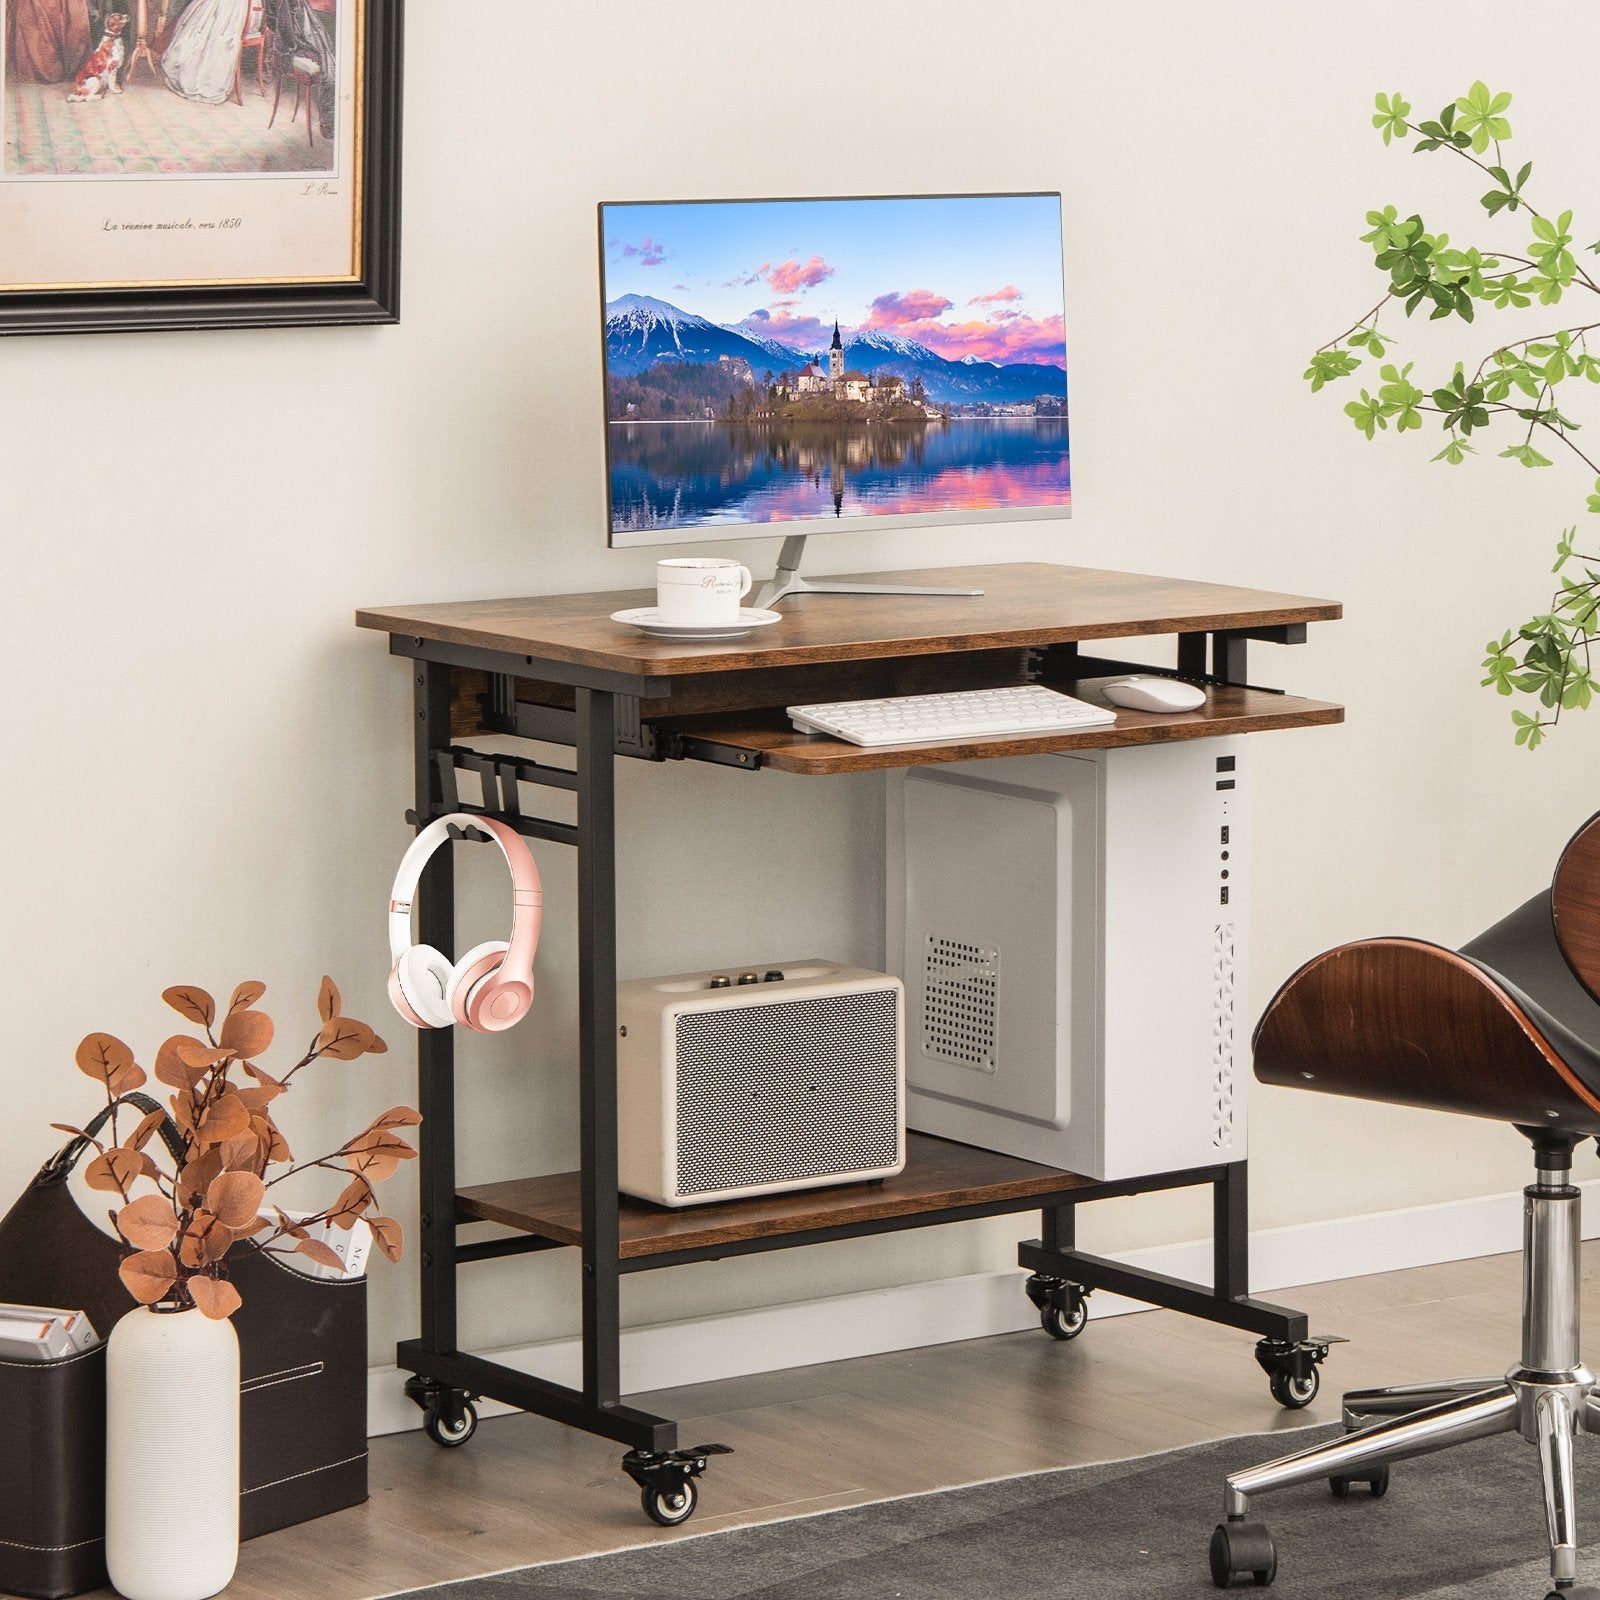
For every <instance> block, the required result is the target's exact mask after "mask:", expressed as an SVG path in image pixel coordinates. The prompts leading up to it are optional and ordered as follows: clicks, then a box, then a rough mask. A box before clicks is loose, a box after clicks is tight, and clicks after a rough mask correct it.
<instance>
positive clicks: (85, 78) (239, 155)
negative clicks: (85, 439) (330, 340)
mask: <svg viewBox="0 0 1600 1600" xmlns="http://www.w3.org/2000/svg"><path fill="white" fill-rule="evenodd" d="M402 7H403V0H0V22H3V24H4V26H3V29H0V333H91V332H109V331H115V330H130V329H155V328H204V327H270V326H291V325H304V324H313V323H362V322H394V321H397V320H398V316H399V266H400V167H399V155H400V139H399V134H400V65H401V31H402V19H401V12H402Z"/></svg>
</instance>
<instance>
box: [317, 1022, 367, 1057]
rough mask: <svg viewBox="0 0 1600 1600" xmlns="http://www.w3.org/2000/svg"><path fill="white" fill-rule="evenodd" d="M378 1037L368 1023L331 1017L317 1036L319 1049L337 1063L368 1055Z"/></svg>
mask: <svg viewBox="0 0 1600 1600" xmlns="http://www.w3.org/2000/svg"><path fill="white" fill-rule="evenodd" d="M376 1037H377V1035H376V1034H375V1033H373V1031H372V1029H371V1028H369V1027H368V1026H367V1025H366V1023H364V1022H357V1021H356V1019H355V1018H354V1017H330V1018H329V1019H328V1021H326V1022H325V1023H323V1025H322V1031H321V1032H320V1033H319V1034H318V1035H317V1049H318V1050H319V1051H320V1052H321V1053H322V1054H323V1055H325V1056H332V1057H333V1059H334V1060H335V1061H354V1060H355V1058H356V1057H357V1056H364V1055H365V1054H366V1053H367V1051H368V1050H369V1049H370V1048H371V1046H372V1041H373V1040H374V1039H375V1038H376Z"/></svg>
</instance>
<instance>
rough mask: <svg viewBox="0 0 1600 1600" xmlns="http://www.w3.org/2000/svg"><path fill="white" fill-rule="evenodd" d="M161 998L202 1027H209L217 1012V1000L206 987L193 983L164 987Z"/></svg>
mask: <svg viewBox="0 0 1600 1600" xmlns="http://www.w3.org/2000/svg"><path fill="white" fill-rule="evenodd" d="M161 998H162V999H163V1000H165V1001H166V1002H167V1004H168V1005H169V1006H171V1007H172V1009H173V1010H174V1011H177V1012H179V1013H181V1014H182V1015H183V1016H186V1017H187V1018H188V1019H189V1020H190V1021H191V1022H198V1023H199V1024H200V1026H201V1027H202V1028H209V1027H210V1026H211V1023H212V1020H213V1019H214V1018H215V1017H216V1014H217V1002H216V1001H215V1000H213V999H212V998H211V996H210V995H208V994H207V993H206V992H205V990H204V989H199V988H196V987H195V985H194V984H192V983H185V984H180V985H179V986H178V987H177V988H175V989H163V990H162V991H161Z"/></svg>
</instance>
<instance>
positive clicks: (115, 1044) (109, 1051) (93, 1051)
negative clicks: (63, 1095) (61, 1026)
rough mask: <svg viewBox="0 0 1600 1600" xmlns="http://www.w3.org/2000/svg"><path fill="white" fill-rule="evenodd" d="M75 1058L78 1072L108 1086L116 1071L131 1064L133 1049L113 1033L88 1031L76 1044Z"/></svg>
mask: <svg viewBox="0 0 1600 1600" xmlns="http://www.w3.org/2000/svg"><path fill="white" fill-rule="evenodd" d="M76 1060H77V1063H78V1071H79V1072H82V1073H85V1074H86V1075H87V1076H89V1077H91V1078H94V1079H97V1080H98V1081H99V1082H101V1083H103V1084H106V1085H108V1086H109V1085H110V1083H111V1080H112V1079H113V1078H114V1077H115V1076H116V1075H117V1073H119V1072H121V1071H122V1070H123V1069H124V1068H127V1067H131V1066H132V1065H133V1051H131V1050H130V1049H129V1048H128V1047H127V1045H125V1044H124V1043H123V1042H122V1041H121V1040H120V1039H119V1038H117V1037H116V1035H115V1034H111V1033H90V1034H86V1035H85V1036H84V1038H83V1040H82V1042H81V1043H80V1044H79V1045H78V1052H77V1056H76Z"/></svg>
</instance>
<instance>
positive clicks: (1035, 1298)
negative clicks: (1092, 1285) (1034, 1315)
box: [1023, 1272, 1089, 1339]
mask: <svg viewBox="0 0 1600 1600" xmlns="http://www.w3.org/2000/svg"><path fill="white" fill-rule="evenodd" d="M1023 1288H1024V1289H1026V1290H1027V1294H1028V1298H1029V1299H1030V1300H1031V1301H1032V1302H1033V1303H1034V1305H1035V1306H1037V1307H1038V1309H1039V1326H1040V1327H1041V1328H1043V1329H1044V1331H1045V1332H1046V1333H1048V1334H1049V1335H1050V1337H1051V1338H1052V1339H1076V1338H1077V1337H1078V1335H1079V1334H1080V1333H1082V1332H1083V1330H1084V1328H1085V1327H1086V1326H1087V1325H1088V1322H1089V1291H1088V1290H1087V1289H1085V1288H1084V1287H1083V1285H1082V1284H1081V1283H1069V1282H1068V1281H1067V1280H1066V1279H1065V1278H1052V1277H1050V1276H1049V1275H1048V1274H1046V1273H1043V1272H1035V1273H1034V1274H1032V1276H1031V1277H1029V1279H1028V1281H1027V1282H1026V1283H1025V1284H1024V1285H1023Z"/></svg>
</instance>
